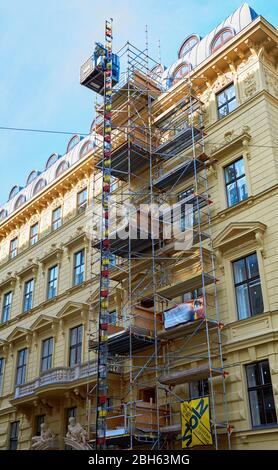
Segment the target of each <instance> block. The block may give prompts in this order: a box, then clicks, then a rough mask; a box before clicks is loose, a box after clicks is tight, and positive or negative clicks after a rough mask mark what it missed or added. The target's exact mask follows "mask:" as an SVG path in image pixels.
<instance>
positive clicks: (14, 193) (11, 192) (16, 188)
mask: <svg viewBox="0 0 278 470" xmlns="http://www.w3.org/2000/svg"><path fill="white" fill-rule="evenodd" d="M20 189H21V188H20V187H19V186H13V187H12V189H11V190H10V194H9V200H10V199H12V198H13V197H14V196H15V195H16V194H17V193H18V192H19V191H20Z"/></svg>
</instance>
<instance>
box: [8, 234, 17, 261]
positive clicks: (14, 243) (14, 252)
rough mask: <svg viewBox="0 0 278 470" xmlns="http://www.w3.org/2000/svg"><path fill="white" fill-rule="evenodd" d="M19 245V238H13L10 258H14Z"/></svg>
mask: <svg viewBox="0 0 278 470" xmlns="http://www.w3.org/2000/svg"><path fill="white" fill-rule="evenodd" d="M17 247H18V238H14V239H13V240H11V243H10V258H11V259H13V258H15V257H16V255H17Z"/></svg>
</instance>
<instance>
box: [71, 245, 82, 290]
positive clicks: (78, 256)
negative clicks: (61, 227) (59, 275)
mask: <svg viewBox="0 0 278 470" xmlns="http://www.w3.org/2000/svg"><path fill="white" fill-rule="evenodd" d="M84 267H85V266H84V250H81V251H78V252H77V253H75V255H74V275H73V284H74V285H75V286H77V285H78V284H81V283H82V282H83V281H84Z"/></svg>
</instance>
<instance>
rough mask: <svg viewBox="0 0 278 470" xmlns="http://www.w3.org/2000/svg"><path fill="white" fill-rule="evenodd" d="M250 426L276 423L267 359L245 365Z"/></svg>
mask: <svg viewBox="0 0 278 470" xmlns="http://www.w3.org/2000/svg"><path fill="white" fill-rule="evenodd" d="M246 375H247V385H248V395H249V405H250V412H251V419H252V426H253V427H256V426H265V425H267V424H274V423H277V417H276V411H275V403H274V398H273V390H272V383H271V375H270V370H269V364H268V361H267V360H265V361H261V362H256V363H254V364H249V365H248V366H246Z"/></svg>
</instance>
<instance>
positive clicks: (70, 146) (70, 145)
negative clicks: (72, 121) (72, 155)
mask: <svg viewBox="0 0 278 470" xmlns="http://www.w3.org/2000/svg"><path fill="white" fill-rule="evenodd" d="M80 140H81V139H80V136H79V135H77V134H76V135H74V136H73V137H72V138H71V139H70V141H69V143H68V146H67V152H69V151H70V150H71V149H73V147H75V146H76V145H77V144H78V143H79V142H80Z"/></svg>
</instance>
